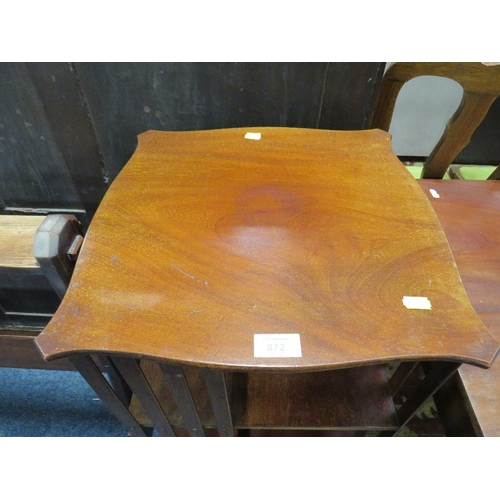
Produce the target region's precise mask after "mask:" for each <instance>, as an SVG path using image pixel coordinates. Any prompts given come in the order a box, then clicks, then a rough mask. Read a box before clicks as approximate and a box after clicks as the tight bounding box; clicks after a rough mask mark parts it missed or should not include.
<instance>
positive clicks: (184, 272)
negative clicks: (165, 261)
mask: <svg viewBox="0 0 500 500" xmlns="http://www.w3.org/2000/svg"><path fill="white" fill-rule="evenodd" d="M170 265H171V266H172V267H173V268H174V269H176V270H177V271H179V272H180V273H182V274H185V275H186V276H189V277H190V278H191V279H192V280H195V279H196V278H195V277H194V276H193V275H192V274H189V273H187V272H186V271H183V270H182V269H181V268H180V267H177V266H176V265H175V264H173V263H172V261H170Z"/></svg>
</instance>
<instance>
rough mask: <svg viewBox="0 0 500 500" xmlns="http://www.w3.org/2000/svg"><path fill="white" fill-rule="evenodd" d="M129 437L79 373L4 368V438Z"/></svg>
mask: <svg viewBox="0 0 500 500" xmlns="http://www.w3.org/2000/svg"><path fill="white" fill-rule="evenodd" d="M14 436H26V437H39V436H49V437H65V436H67V437H89V436H93V437H108V436H109V437H112V436H126V432H125V429H124V427H123V426H122V424H121V423H120V422H119V421H118V420H117V419H116V417H115V416H114V415H113V414H112V413H111V412H110V411H109V410H108V409H107V408H106V406H105V405H104V403H103V402H102V401H101V400H100V399H99V398H98V397H97V395H96V394H95V393H94V391H93V390H92V389H91V388H90V387H89V386H88V385H87V383H86V382H85V380H83V378H82V377H81V375H80V374H78V373H76V372H65V371H55V370H54V371H52V370H25V369H17V368H0V437H14Z"/></svg>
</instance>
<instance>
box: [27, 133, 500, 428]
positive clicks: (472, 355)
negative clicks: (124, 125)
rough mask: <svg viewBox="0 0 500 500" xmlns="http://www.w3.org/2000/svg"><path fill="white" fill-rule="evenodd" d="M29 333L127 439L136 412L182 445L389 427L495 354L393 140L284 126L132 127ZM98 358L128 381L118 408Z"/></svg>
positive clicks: (137, 421)
mask: <svg viewBox="0 0 500 500" xmlns="http://www.w3.org/2000/svg"><path fill="white" fill-rule="evenodd" d="M262 334H266V335H267V336H268V338H267V339H266V340H265V341H264V343H263V344H262V345H261V344H260V340H261V337H260V336H259V335H262ZM294 342H297V344H294ZM36 343H37V345H38V346H39V347H40V349H41V351H42V353H43V355H44V357H45V359H48V360H49V359H59V358H63V357H68V356H69V357H71V359H72V361H73V362H74V363H75V365H76V367H77V368H78V369H79V370H80V372H81V373H82V375H83V376H84V377H85V378H86V379H87V381H89V383H90V384H91V385H92V386H93V387H94V389H95V390H96V392H97V393H98V394H99V395H100V397H101V398H102V399H103V401H105V402H106V403H107V404H108V405H109V407H110V408H111V409H112V410H113V411H114V412H115V414H116V415H117V416H118V418H120V419H121V421H122V422H123V423H124V424H125V425H126V426H127V428H128V429H129V431H130V434H132V435H145V434H146V433H147V431H145V429H144V427H145V423H144V420H143V418H144V419H145V420H148V421H149V422H150V423H151V425H152V426H154V427H155V428H156V429H157V430H158V432H159V433H160V434H161V435H175V434H180V433H183V432H186V433H188V434H190V435H194V436H197V435H203V434H205V431H206V430H207V429H211V428H214V427H217V429H218V433H219V435H223V436H225V435H234V434H235V433H237V432H238V431H246V432H248V431H249V430H252V429H264V430H265V429H347V430H349V431H365V430H376V431H379V432H380V434H381V435H392V434H394V433H395V432H397V430H398V429H399V428H400V427H401V426H402V425H404V423H405V422H407V421H408V419H410V418H411V417H412V415H413V414H414V413H415V411H417V410H418V408H419V407H420V405H421V404H423V403H424V402H425V401H426V400H427V399H428V398H429V397H430V396H431V395H432V394H433V393H434V392H435V391H436V390H437V389H438V388H439V387H440V386H441V385H442V384H443V383H444V382H445V381H446V380H447V379H448V378H449V377H450V376H451V375H452V374H453V373H454V372H455V371H456V370H457V369H458V367H459V366H460V364H462V363H466V364H470V365H474V366H475V367H481V368H487V367H489V366H490V364H491V362H492V361H493V359H494V356H495V354H496V353H497V350H498V347H499V344H498V342H497V341H496V340H495V339H494V338H493V337H492V336H491V335H490V333H489V332H488V331H487V329H486V328H485V326H484V325H483V324H482V323H481V321H480V320H479V318H478V317H477V315H476V313H475V312H474V310H473V308H472V306H471V305H470V302H469V300H468V298H467V296H466V294H465V291H464V289H463V286H462V284H461V281H460V277H459V275H458V273H457V270H456V267H455V265H454V262H453V258H452V255H451V253H450V249H449V246H448V243H447V241H446V238H445V235H444V233H443V231H442V229H441V226H440V224H439V221H438V219H437V217H436V215H435V213H434V212H433V210H432V209H431V206H430V204H429V202H428V200H427V199H426V198H425V195H424V194H423V192H422V190H421V189H420V188H419V186H418V184H417V183H416V181H415V180H414V179H413V178H412V177H411V175H410V174H409V173H408V172H407V171H406V170H405V169H404V167H403V166H402V165H401V163H400V162H399V161H398V160H397V158H396V157H395V156H394V155H393V153H392V151H391V148H390V138H389V135H388V134H386V133H384V132H381V131H363V132H339V131H324V130H323V131H320V130H309V129H288V128H258V129H256V128H251V129H226V130H214V131H202V132H183V133H175V132H170V133H168V132H148V133H145V134H142V135H141V136H140V139H139V146H138V149H137V151H136V152H135V154H134V155H133V157H132V159H131V160H130V161H129V163H128V164H127V165H126V166H125V168H124V169H123V171H122V172H121V173H120V175H119V176H118V177H117V179H116V180H115V182H114V183H113V185H112V186H111V187H110V189H109V190H108V192H107V194H106V196H105V197H104V199H103V202H102V204H101V206H100V207H99V209H98V211H97V213H96V216H95V218H94V220H93V222H92V224H91V227H90V229H89V232H88V233H87V235H86V239H85V243H84V245H83V248H82V252H81V256H80V258H79V259H78V261H77V264H76V266H75V272H74V274H73V278H72V281H71V284H70V286H69V289H68V292H67V294H66V296H65V297H64V299H63V302H62V304H61V306H60V308H59V309H58V311H57V313H56V315H55V316H54V318H53V319H52V321H51V322H50V323H49V325H48V326H47V327H46V329H45V330H44V331H43V332H42V333H41V334H40V336H39V337H38V338H37V340H36ZM299 346H300V349H299ZM93 354H99V355H106V356H109V360H110V361H109V362H110V364H112V365H113V367H114V368H116V369H117V370H118V371H119V372H121V374H122V375H123V377H124V379H125V380H126V381H127V383H128V384H129V386H130V388H131V389H132V391H133V393H134V396H135V398H134V399H133V401H132V404H131V405H130V406H129V405H128V404H127V402H126V401H124V399H123V398H121V397H120V396H119V395H117V394H116V393H115V392H114V391H113V390H112V389H111V387H110V386H109V385H108V384H107V382H106V380H105V379H104V377H102V376H101V374H100V372H99V370H98V369H97V368H96V366H95V364H94V363H93V361H92V359H91V358H90V356H91V355H93ZM390 361H392V362H400V365H399V368H398V369H397V371H396V372H395V374H394V375H393V376H392V378H391V379H390V381H388V380H387V373H386V370H385V365H386V363H387V362H390ZM419 364H420V365H422V366H423V368H424V373H425V374H426V376H425V378H424V379H423V380H422V381H421V382H420V383H419V384H418V386H417V389H416V390H415V392H414V393H411V394H405V395H406V402H405V403H404V404H403V405H402V406H401V407H400V408H395V406H394V402H393V396H394V395H395V394H396V393H398V392H400V391H403V393H404V391H405V382H406V381H407V380H408V379H409V377H411V374H412V373H414V371H415V369H416V367H417V365H419ZM476 369H477V368H476Z"/></svg>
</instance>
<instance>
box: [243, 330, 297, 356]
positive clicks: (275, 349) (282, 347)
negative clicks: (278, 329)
mask: <svg viewBox="0 0 500 500" xmlns="http://www.w3.org/2000/svg"><path fill="white" fill-rule="evenodd" d="M253 355H254V357H255V358H301V357H302V349H301V347H300V334H298V333H256V334H255V335H254V336H253Z"/></svg>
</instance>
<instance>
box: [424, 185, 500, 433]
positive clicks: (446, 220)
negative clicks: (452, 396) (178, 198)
mask: <svg viewBox="0 0 500 500" xmlns="http://www.w3.org/2000/svg"><path fill="white" fill-rule="evenodd" d="M419 183H420V186H421V187H422V188H423V190H424V192H425V193H426V194H427V196H428V197H429V200H430V201H431V203H432V206H433V207H434V209H435V211H436V213H437V215H438V217H439V220H440V221H441V224H442V226H443V229H444V231H445V233H446V236H447V237H448V241H449V243H450V246H451V249H452V251H453V255H454V257H455V260H456V263H457V266H458V270H459V272H460V276H461V277H462V281H463V284H464V286H465V289H466V291H467V295H468V296H469V299H470V301H471V303H472V305H473V306H474V309H475V310H476V312H477V313H478V315H479V317H480V318H481V320H482V321H483V323H484V324H485V325H486V327H487V328H488V329H489V331H490V332H491V334H492V335H493V336H494V337H495V338H496V339H497V340H500V295H499V291H500V253H499V250H498V249H499V247H500V228H499V227H498V214H499V212H500V183H499V182H498V181H435V180H421V181H419ZM429 189H434V190H435V191H436V192H437V193H438V194H439V196H440V197H439V198H434V197H432V195H431V194H430V191H429ZM459 374H460V378H461V380H462V382H463V385H464V387H465V390H466V397H467V398H468V402H469V403H470V405H471V409H472V411H473V412H474V418H476V419H477V424H478V426H479V429H480V432H481V433H482V434H483V435H485V436H500V419H499V418H498V416H499V415H500V397H499V395H500V364H499V363H498V360H496V361H495V362H494V363H493V366H492V367H491V368H490V369H489V370H475V369H474V368H473V367H469V366H462V367H461V368H460V370H459Z"/></svg>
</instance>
